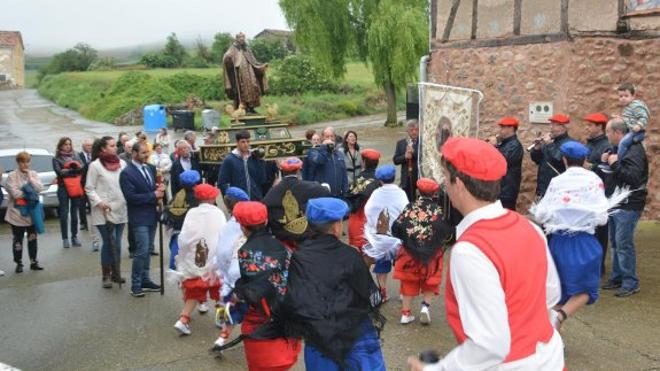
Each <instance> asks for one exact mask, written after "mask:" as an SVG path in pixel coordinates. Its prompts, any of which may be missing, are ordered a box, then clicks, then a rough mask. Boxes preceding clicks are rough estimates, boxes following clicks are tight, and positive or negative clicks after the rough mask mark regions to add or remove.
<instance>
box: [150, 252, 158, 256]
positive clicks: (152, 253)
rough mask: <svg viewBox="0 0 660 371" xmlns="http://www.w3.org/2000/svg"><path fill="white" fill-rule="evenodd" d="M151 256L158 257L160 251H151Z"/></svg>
mask: <svg viewBox="0 0 660 371" xmlns="http://www.w3.org/2000/svg"><path fill="white" fill-rule="evenodd" d="M149 255H151V256H158V251H150V252H149Z"/></svg>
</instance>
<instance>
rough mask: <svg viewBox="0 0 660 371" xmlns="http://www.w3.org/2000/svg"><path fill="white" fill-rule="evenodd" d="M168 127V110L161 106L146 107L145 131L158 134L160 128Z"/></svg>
mask: <svg viewBox="0 0 660 371" xmlns="http://www.w3.org/2000/svg"><path fill="white" fill-rule="evenodd" d="M164 127H167V110H166V109H165V106H163V105H160V104H150V105H148V106H144V131H146V132H147V133H156V132H158V130H160V128H164Z"/></svg>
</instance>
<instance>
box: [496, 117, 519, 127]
mask: <svg viewBox="0 0 660 371" xmlns="http://www.w3.org/2000/svg"><path fill="white" fill-rule="evenodd" d="M519 124H520V122H518V119H517V118H515V117H502V118H501V119H500V121H498V122H497V125H500V126H515V127H518V125H519Z"/></svg>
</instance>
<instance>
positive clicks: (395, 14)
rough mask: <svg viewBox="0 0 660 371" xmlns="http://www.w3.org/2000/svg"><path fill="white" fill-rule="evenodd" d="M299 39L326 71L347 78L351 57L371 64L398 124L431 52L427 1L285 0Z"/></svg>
mask: <svg viewBox="0 0 660 371" xmlns="http://www.w3.org/2000/svg"><path fill="white" fill-rule="evenodd" d="M279 4H280V7H281V8H282V11H283V13H284V16H285V18H286V20H287V22H288V24H289V26H291V28H293V30H294V32H295V37H296V43H297V44H298V46H300V47H301V48H302V49H303V50H305V51H307V52H309V53H310V54H311V56H312V58H313V60H314V62H315V63H317V64H318V65H319V66H320V67H322V68H324V69H326V70H327V71H329V72H331V73H332V75H333V76H334V77H341V76H343V74H344V72H345V70H346V62H347V60H348V58H349V57H350V56H351V55H355V54H357V56H358V58H360V59H361V60H363V61H365V62H367V63H369V64H371V66H372V67H373V71H374V80H375V82H376V83H377V84H378V85H379V86H381V87H382V88H383V89H384V90H385V93H386V97H387V105H388V110H387V111H388V114H387V122H386V123H394V122H396V93H397V90H401V89H402V88H403V87H404V86H405V83H407V82H409V81H414V77H415V72H416V71H417V66H418V61H419V58H420V57H421V56H422V55H423V54H424V53H426V52H427V51H428V50H427V48H428V46H427V45H428V33H427V30H428V27H427V24H428V19H427V17H426V14H427V13H426V12H427V10H426V1H425V0H398V1H397V0H324V1H320V0H279Z"/></svg>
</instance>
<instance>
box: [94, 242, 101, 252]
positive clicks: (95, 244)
mask: <svg viewBox="0 0 660 371" xmlns="http://www.w3.org/2000/svg"><path fill="white" fill-rule="evenodd" d="M100 248H101V244H100V243H99V241H93V242H92V252H97V251H99V249H100Z"/></svg>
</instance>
